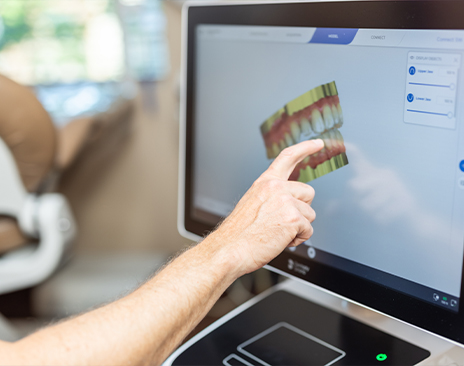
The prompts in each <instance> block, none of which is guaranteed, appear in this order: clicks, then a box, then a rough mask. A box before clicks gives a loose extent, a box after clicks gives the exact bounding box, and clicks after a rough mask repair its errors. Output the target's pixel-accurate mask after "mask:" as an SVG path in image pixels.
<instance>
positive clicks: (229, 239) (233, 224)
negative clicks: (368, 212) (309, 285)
mask: <svg viewBox="0 0 464 366" xmlns="http://www.w3.org/2000/svg"><path fill="white" fill-rule="evenodd" d="M323 146H324V143H323V141H322V140H319V139H318V140H309V141H304V142H301V143H299V144H297V145H293V146H290V147H288V148H286V149H284V150H283V151H282V152H281V153H280V154H279V156H278V157H277V158H276V159H275V160H274V162H273V163H272V164H271V165H270V167H269V168H268V169H267V170H266V171H265V172H264V173H263V174H262V175H261V176H260V177H259V178H258V179H257V180H256V181H255V182H254V183H253V185H252V186H251V188H250V189H249V190H248V191H247V192H246V193H245V195H244V196H243V197H242V199H241V200H240V201H239V203H238V204H237V206H236V207H235V209H234V210H233V211H232V213H231V214H230V215H229V216H228V217H227V219H226V220H225V221H224V222H223V223H222V225H221V226H220V227H219V228H218V229H217V230H216V231H215V232H214V233H213V234H212V235H211V236H212V238H211V239H213V240H214V242H215V243H217V245H221V247H222V249H225V250H226V252H225V253H227V254H226V255H228V256H229V258H230V259H231V260H234V261H237V263H234V266H235V268H236V269H237V270H238V272H239V273H238V275H242V274H245V273H249V272H252V271H254V270H256V269H258V268H261V267H262V266H263V265H265V264H267V263H268V262H269V261H271V260H272V259H274V258H275V257H276V256H277V255H279V254H280V253H281V252H282V251H283V250H284V249H285V248H286V247H287V246H297V245H299V244H301V243H303V242H304V241H306V240H308V239H309V238H310V237H311V235H312V234H313V227H312V226H311V222H313V221H314V219H315V218H316V213H315V212H314V210H313V209H312V208H311V206H310V204H311V202H312V200H313V198H314V189H313V188H312V187H311V186H309V185H307V184H305V183H301V182H295V181H289V180H288V177H289V176H290V174H291V173H292V171H293V169H294V168H295V166H296V165H297V164H298V163H299V162H300V161H301V160H303V159H304V158H305V157H307V156H308V155H311V154H314V153H315V152H317V151H319V150H321V149H322V147H323Z"/></svg>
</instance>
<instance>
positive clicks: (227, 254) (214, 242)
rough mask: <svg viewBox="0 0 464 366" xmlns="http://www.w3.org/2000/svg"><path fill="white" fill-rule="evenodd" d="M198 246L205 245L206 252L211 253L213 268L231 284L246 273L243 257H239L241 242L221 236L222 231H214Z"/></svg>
mask: <svg viewBox="0 0 464 366" xmlns="http://www.w3.org/2000/svg"><path fill="white" fill-rule="evenodd" d="M198 246H201V247H204V248H205V252H206V253H210V256H211V257H210V258H209V260H210V261H211V266H212V267H211V268H214V269H215V270H216V271H217V275H219V276H220V277H221V278H223V279H224V280H226V281H229V282H230V284H232V282H234V281H235V280H236V279H237V278H239V277H241V276H243V275H244V274H245V273H246V271H245V270H244V262H243V258H240V257H239V255H238V251H237V250H236V249H237V247H238V246H239V243H234V242H231V241H230V240H229V239H227V238H223V237H221V235H220V233H218V232H214V233H211V234H210V235H209V236H208V237H207V238H206V239H204V240H203V241H202V242H201V243H200V244H199V245H198Z"/></svg>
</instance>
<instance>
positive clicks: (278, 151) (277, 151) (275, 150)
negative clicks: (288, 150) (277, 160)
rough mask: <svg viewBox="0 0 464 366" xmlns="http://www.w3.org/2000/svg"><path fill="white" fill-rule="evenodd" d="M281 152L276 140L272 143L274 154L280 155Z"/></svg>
mask: <svg viewBox="0 0 464 366" xmlns="http://www.w3.org/2000/svg"><path fill="white" fill-rule="evenodd" d="M279 153H280V149H279V146H278V145H277V144H276V143H275V142H274V143H273V144H272V156H274V157H277V155H279Z"/></svg>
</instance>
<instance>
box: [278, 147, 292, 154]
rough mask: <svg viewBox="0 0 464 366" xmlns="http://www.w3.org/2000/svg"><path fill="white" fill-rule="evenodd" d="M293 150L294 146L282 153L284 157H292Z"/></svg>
mask: <svg viewBox="0 0 464 366" xmlns="http://www.w3.org/2000/svg"><path fill="white" fill-rule="evenodd" d="M293 150H294V149H292V146H288V147H286V148H285V149H283V150H282V151H281V153H280V155H282V156H292V155H293Z"/></svg>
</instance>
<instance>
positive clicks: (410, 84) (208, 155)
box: [193, 25, 464, 311]
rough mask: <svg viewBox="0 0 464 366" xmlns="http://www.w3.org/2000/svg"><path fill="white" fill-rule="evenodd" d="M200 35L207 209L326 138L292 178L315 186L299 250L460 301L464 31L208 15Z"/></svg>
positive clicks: (201, 170) (202, 208)
mask: <svg viewBox="0 0 464 366" xmlns="http://www.w3.org/2000/svg"><path fill="white" fill-rule="evenodd" d="M196 42H197V48H196V50H197V53H196V70H195V83H196V84H195V109H194V110H195V126H196V127H195V136H194V139H195V145H194V146H195V160H194V172H195V174H194V177H193V179H194V191H193V207H194V210H193V214H194V215H195V216H196V217H197V219H200V220H203V221H205V222H208V221H209V220H211V218H212V217H214V216H226V215H227V214H228V213H229V212H230V211H231V210H232V209H233V207H234V205H235V204H236V203H237V202H238V200H239V199H240V197H241V196H242V195H243V194H244V193H245V192H246V190H247V189H248V188H249V186H250V185H251V184H252V183H253V181H254V180H255V179H256V178H257V177H258V176H259V175H260V174H261V173H262V172H263V171H264V170H265V169H266V168H267V167H268V166H269V164H270V163H271V162H272V160H273V159H274V158H275V157H276V156H277V155H278V153H279V152H280V151H281V150H282V149H283V148H285V147H286V146H289V145H292V144H295V143H297V142H299V141H303V140H307V139H311V138H322V139H323V140H324V142H325V148H324V150H323V151H322V152H320V153H318V154H315V155H313V156H310V157H308V158H306V159H305V160H304V161H303V162H301V163H300V164H299V165H298V166H297V168H296V169H295V171H294V172H293V173H292V176H291V179H294V180H299V181H302V182H308V184H311V185H312V186H313V187H314V188H315V191H316V197H315V199H314V202H313V204H312V206H313V207H314V209H315V210H316V213H317V219H316V221H315V222H314V223H313V226H314V235H313V236H312V238H311V239H310V240H309V241H308V242H306V243H305V244H304V245H301V246H300V247H298V248H296V249H294V250H295V254H297V255H299V256H302V257H305V258H311V259H312V260H315V261H320V262H322V263H325V264H328V265H331V266H334V267H337V268H340V269H342V270H345V271H348V272H350V273H353V274H356V275H359V276H362V277H365V278H368V279H369V280H372V281H376V282H378V283H381V284H383V285H386V286H388V287H391V288H393V289H396V290H398V291H402V292H404V293H407V294H410V295H411V296H414V297H417V298H420V299H422V300H424V301H428V302H430V303H432V304H436V305H437V306H441V307H443V308H446V309H448V310H450V311H457V308H458V306H459V297H460V287H461V273H462V264H463V263H462V262H463V239H464V133H463V130H462V128H463V127H462V122H463V117H462V110H461V108H462V106H461V105H460V103H458V101H459V100H462V98H463V94H462V93H463V85H464V80H463V71H464V70H463V60H464V59H463V55H462V51H463V50H464V32H462V31H431V30H417V31H415V30H373V29H359V30H358V29H328V28H317V29H316V28H286V27H261V26H255V27H251V26H221V25H199V26H198V27H197V28H196ZM289 271H290V272H291V269H290V268H289Z"/></svg>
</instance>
